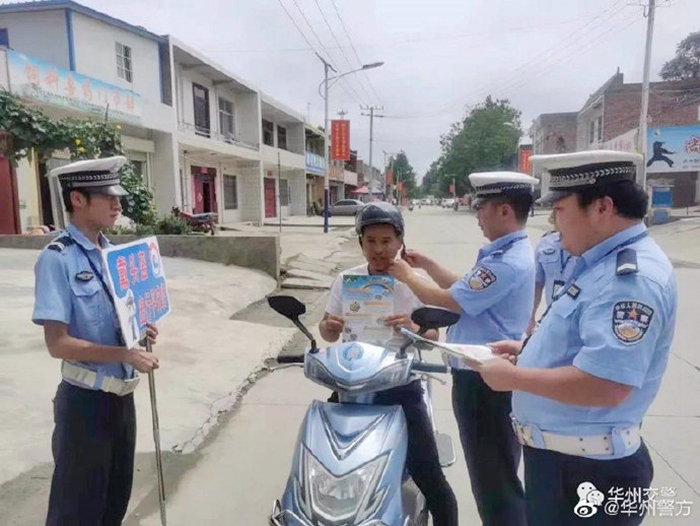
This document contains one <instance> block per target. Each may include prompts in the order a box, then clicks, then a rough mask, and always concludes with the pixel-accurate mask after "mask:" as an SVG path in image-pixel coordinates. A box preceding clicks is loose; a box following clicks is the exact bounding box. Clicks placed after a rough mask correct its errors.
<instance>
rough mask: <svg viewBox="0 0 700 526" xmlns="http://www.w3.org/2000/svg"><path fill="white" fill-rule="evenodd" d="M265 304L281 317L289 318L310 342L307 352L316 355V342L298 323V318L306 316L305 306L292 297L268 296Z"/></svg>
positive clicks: (301, 324)
mask: <svg viewBox="0 0 700 526" xmlns="http://www.w3.org/2000/svg"><path fill="white" fill-rule="evenodd" d="M267 304H268V305H269V306H270V307H272V308H273V309H274V310H275V311H277V312H278V313H280V314H281V315H282V316H284V317H286V318H289V319H290V320H291V321H292V323H294V325H296V326H297V328H298V329H299V330H300V331H301V332H303V333H304V335H305V336H306V337H307V338H308V339H309V341H311V350H310V351H309V352H311V353H316V352H318V348H317V347H316V340H315V339H314V337H313V335H312V334H311V333H310V332H309V330H308V329H307V328H306V327H305V326H304V324H303V323H301V321H299V316H301V315H302V314H306V305H304V304H303V303H302V302H301V301H299V300H298V299H296V298H295V297H294V296H269V297H268V298H267Z"/></svg>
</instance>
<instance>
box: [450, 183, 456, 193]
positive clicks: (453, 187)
mask: <svg viewBox="0 0 700 526" xmlns="http://www.w3.org/2000/svg"><path fill="white" fill-rule="evenodd" d="M450 193H451V194H452V195H454V193H455V185H454V183H453V184H451V185H450Z"/></svg>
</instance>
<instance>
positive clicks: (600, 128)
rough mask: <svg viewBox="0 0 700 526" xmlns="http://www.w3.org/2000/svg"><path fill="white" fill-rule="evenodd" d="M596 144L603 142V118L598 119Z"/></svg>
mask: <svg viewBox="0 0 700 526" xmlns="http://www.w3.org/2000/svg"><path fill="white" fill-rule="evenodd" d="M598 142H603V116H602V115H601V116H600V117H598Z"/></svg>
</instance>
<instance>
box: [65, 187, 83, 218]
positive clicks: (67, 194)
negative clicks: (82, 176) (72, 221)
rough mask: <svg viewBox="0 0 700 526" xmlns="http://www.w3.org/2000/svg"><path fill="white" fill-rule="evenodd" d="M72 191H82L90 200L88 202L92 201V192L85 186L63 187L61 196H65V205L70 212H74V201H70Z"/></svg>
mask: <svg viewBox="0 0 700 526" xmlns="http://www.w3.org/2000/svg"><path fill="white" fill-rule="evenodd" d="M71 192H80V193H81V194H82V195H83V196H85V199H87V200H88V203H89V202H90V192H88V191H87V190H85V189H84V188H61V197H63V206H65V207H66V212H68V213H69V214H72V213H73V203H71V202H70V194H71Z"/></svg>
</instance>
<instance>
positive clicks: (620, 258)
mask: <svg viewBox="0 0 700 526" xmlns="http://www.w3.org/2000/svg"><path fill="white" fill-rule="evenodd" d="M637 272H639V267H638V266H637V251H636V250H635V249H633V248H625V249H624V250H620V252H618V253H617V265H615V274H617V275H618V276H625V275H627V274H635V273H637Z"/></svg>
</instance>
